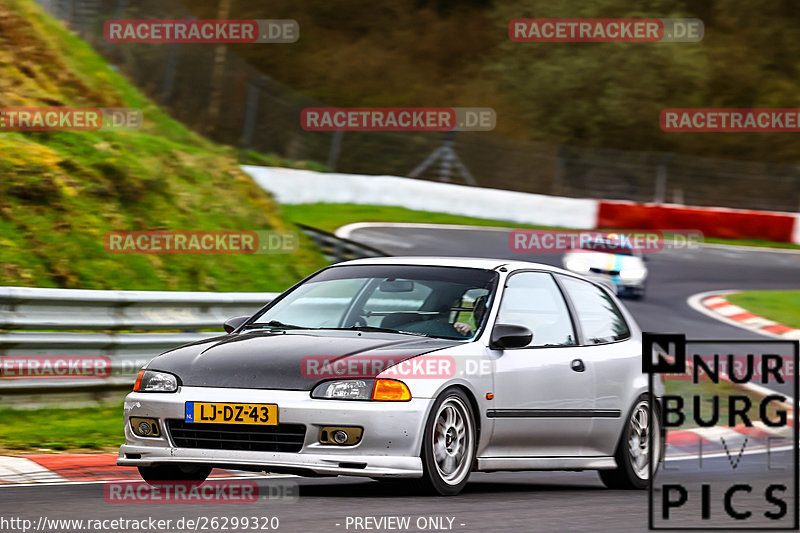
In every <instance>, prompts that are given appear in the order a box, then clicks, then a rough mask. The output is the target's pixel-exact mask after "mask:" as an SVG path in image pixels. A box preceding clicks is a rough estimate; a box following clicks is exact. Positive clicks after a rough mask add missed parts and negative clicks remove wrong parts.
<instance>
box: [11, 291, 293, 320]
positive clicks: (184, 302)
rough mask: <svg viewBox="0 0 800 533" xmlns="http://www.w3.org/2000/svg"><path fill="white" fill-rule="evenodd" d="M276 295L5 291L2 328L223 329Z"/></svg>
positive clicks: (245, 293)
mask: <svg viewBox="0 0 800 533" xmlns="http://www.w3.org/2000/svg"><path fill="white" fill-rule="evenodd" d="M276 295H277V293H250V292H241V293H239V292H220V293H209V292H156V291H92V290H74V289H38V288H30V287H0V330H59V331H70V330H71V331H81V330H103V331H119V330H151V331H153V330H161V331H168V330H180V331H196V330H200V329H220V328H221V327H222V323H223V322H224V321H225V320H227V319H228V318H230V317H232V316H238V315H248V314H252V313H253V312H255V311H256V310H258V309H259V308H260V307H262V306H263V305H265V304H266V303H268V302H270V301H271V300H272V299H273V298H275V296H276Z"/></svg>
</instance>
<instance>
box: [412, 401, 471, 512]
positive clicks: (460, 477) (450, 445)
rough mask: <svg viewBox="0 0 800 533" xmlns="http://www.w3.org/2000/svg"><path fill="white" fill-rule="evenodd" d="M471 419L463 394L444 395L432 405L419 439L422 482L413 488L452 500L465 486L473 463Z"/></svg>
mask: <svg viewBox="0 0 800 533" xmlns="http://www.w3.org/2000/svg"><path fill="white" fill-rule="evenodd" d="M475 428H476V426H475V415H474V413H473V411H472V406H471V404H470V402H469V398H467V395H466V393H464V392H463V391H462V390H461V389H458V388H453V389H448V390H446V391H444V392H443V393H442V394H441V395H440V396H439V398H437V400H436V402H435V403H434V404H433V409H431V414H430V416H429V417H428V420H427V422H426V423H425V433H424V434H423V439H422V453H421V454H420V457H421V459H422V471H423V475H422V479H414V480H409V481H412V482H413V484H414V486H415V488H417V489H418V490H421V491H423V492H426V493H434V494H439V495H441V496H455V495H456V494H458V493H459V492H461V490H462V489H463V488H464V487H465V486H466V484H467V481H468V480H469V475H470V473H471V472H472V466H473V463H474V462H475V449H476V447H477V431H476V429H475Z"/></svg>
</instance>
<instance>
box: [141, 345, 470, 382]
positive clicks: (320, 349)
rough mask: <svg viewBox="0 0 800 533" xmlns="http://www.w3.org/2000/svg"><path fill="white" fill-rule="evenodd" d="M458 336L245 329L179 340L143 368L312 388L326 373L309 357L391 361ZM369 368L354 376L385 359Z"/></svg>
mask: <svg viewBox="0 0 800 533" xmlns="http://www.w3.org/2000/svg"><path fill="white" fill-rule="evenodd" d="M461 342H463V341H461ZM461 342H459V341H454V340H447V339H434V338H420V337H411V336H407V335H395V334H384V333H372V332H361V333H359V332H356V331H347V332H344V331H313V332H310V331H286V332H265V331H249V332H245V333H239V334H230V335H224V336H221V337H214V338H211V339H207V340H203V341H199V342H195V343H192V344H187V345H185V346H181V347H180V348H176V349H174V350H171V351H169V352H166V353H164V354H162V355H159V356H158V357H156V358H154V359H153V360H152V361H150V363H149V364H148V365H147V368H148V369H151V370H161V371H164V372H170V373H172V374H175V375H176V376H178V377H179V378H180V380H181V382H182V384H183V385H185V386H190V387H230V388H247V389H280V390H311V389H313V388H314V386H315V385H316V384H317V383H319V382H320V381H322V380H323V379H325V377H326V376H324V375H322V376H321V375H320V374H314V373H309V372H308V366H307V365H306V362H307V360H308V359H317V360H324V361H327V362H330V363H332V362H334V361H341V360H348V359H353V360H360V361H363V360H364V358H365V355H370V356H372V355H374V356H375V357H376V359H379V360H380V361H383V362H385V361H392V363H394V364H396V363H399V362H401V361H404V360H406V359H409V358H411V357H415V356H417V355H422V354H424V353H428V352H431V351H434V350H440V349H443V348H447V347H450V346H454V345H456V344H460V343H461ZM340 364H341V363H340ZM364 367H367V368H370V367H371V365H360V366H359V368H364ZM374 368H375V369H376V370H375V371H367V372H366V373H364V374H359V375H358V377H374V376H375V375H377V373H379V372H380V371H381V370H383V369H385V365H383V368H381V365H376V366H375V367H374ZM327 377H331V376H327ZM345 377H347V376H345Z"/></svg>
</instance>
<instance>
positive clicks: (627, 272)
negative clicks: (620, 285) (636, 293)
mask: <svg viewBox="0 0 800 533" xmlns="http://www.w3.org/2000/svg"><path fill="white" fill-rule="evenodd" d="M646 275H647V270H645V269H644V268H636V267H629V268H623V269H622V270H620V271H619V277H620V278H622V279H632V280H640V279H644V277H645V276H646Z"/></svg>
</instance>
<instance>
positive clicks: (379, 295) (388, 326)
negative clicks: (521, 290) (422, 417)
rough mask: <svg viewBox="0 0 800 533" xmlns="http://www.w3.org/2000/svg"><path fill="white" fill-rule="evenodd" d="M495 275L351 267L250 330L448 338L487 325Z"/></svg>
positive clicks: (289, 299)
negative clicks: (309, 330) (317, 331)
mask: <svg viewBox="0 0 800 533" xmlns="http://www.w3.org/2000/svg"><path fill="white" fill-rule="evenodd" d="M496 279H497V273H495V272H493V271H490V270H479V269H473V268H455V267H436V266H417V265H409V266H403V265H353V266H341V267H333V268H329V269H327V270H323V271H322V272H320V273H318V274H317V275H315V276H313V277H312V278H310V279H308V280H307V281H305V282H304V283H302V284H301V285H299V286H298V287H296V288H295V289H294V290H292V291H291V292H290V293H289V294H287V295H286V296H284V297H283V298H282V299H280V300H279V301H278V302H276V303H275V304H274V305H273V306H271V307H269V308H268V309H267V310H266V311H264V312H263V313H262V314H261V315H260V316H257V317H256V320H255V321H254V322H252V323H250V324H248V325H247V326H246V329H251V328H270V329H353V330H366V331H368V330H374V331H387V332H397V333H405V334H412V335H425V336H430V337H442V338H448V339H471V338H474V337H475V336H476V335H477V334H478V333H479V332H480V329H481V327H482V326H483V322H484V320H485V318H486V309H487V308H488V306H489V300H490V298H491V296H492V294H493V292H494V288H495V285H496Z"/></svg>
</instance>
